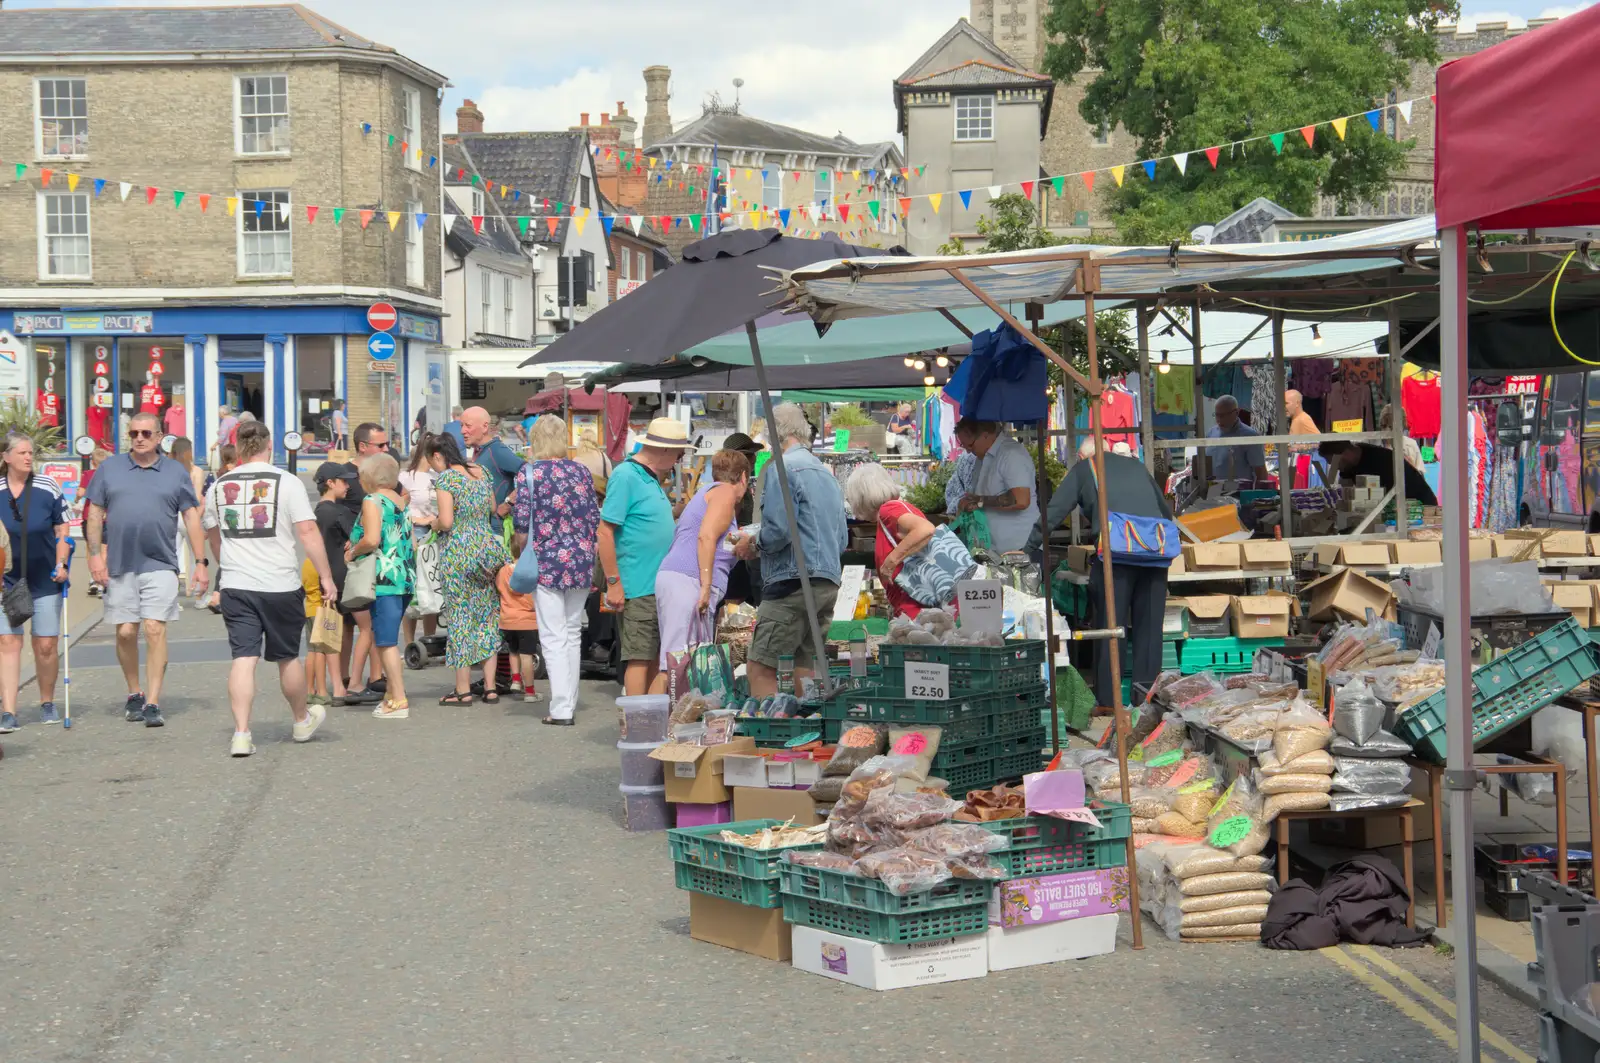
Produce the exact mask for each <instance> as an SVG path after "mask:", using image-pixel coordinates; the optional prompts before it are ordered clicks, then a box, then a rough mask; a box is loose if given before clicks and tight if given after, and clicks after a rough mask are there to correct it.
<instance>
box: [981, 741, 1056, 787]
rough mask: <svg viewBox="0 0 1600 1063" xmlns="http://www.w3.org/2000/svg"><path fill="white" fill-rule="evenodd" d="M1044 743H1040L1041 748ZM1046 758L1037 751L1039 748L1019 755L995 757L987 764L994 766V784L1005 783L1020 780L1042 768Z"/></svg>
mask: <svg viewBox="0 0 1600 1063" xmlns="http://www.w3.org/2000/svg"><path fill="white" fill-rule="evenodd" d="M1043 744H1044V743H1042V742H1041V743H1040V745H1041V746H1042V745H1043ZM1045 760H1046V757H1045V755H1044V754H1043V753H1042V752H1040V751H1039V746H1035V747H1034V748H1033V749H1025V750H1023V751H1022V752H1020V753H1012V754H1010V755H1009V756H1004V757H995V758H994V760H992V761H990V762H989V763H990V764H992V765H994V778H995V781H996V782H1007V781H1009V780H1011V779H1020V778H1022V777H1023V776H1024V775H1031V774H1032V773H1033V772H1036V771H1040V770H1042V769H1043V768H1044V765H1045Z"/></svg>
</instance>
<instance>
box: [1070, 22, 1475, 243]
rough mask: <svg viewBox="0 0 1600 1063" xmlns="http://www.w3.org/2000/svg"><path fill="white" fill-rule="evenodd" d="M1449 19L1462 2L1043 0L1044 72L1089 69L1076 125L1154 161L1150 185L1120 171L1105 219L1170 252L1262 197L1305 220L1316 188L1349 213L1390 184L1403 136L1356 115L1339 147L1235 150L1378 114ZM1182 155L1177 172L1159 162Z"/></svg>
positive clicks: (1324, 136)
mask: <svg viewBox="0 0 1600 1063" xmlns="http://www.w3.org/2000/svg"><path fill="white" fill-rule="evenodd" d="M1457 10H1458V5H1457V3H1456V2H1455V0H1115V2H1113V3H1107V2H1106V0H1052V3H1051V7H1050V11H1049V13H1048V14H1047V15H1046V16H1045V28H1046V29H1047V31H1048V32H1049V33H1050V34H1051V36H1052V43H1051V44H1050V46H1049V48H1048V50H1047V52H1046V55H1045V63H1044V66H1045V71H1046V72H1047V73H1049V74H1050V75H1051V76H1053V77H1055V78H1056V79H1057V80H1060V81H1067V80H1071V79H1073V78H1075V77H1076V76H1077V75H1079V74H1080V73H1082V72H1084V71H1093V73H1092V75H1091V76H1090V77H1089V79H1088V82H1087V84H1086V85H1085V91H1084V96H1083V101H1082V102H1081V103H1080V105H1079V111H1080V112H1081V113H1082V115H1083V118H1084V120H1085V121H1087V122H1089V123H1091V124H1092V125H1095V126H1101V125H1105V126H1115V125H1119V124H1120V125H1121V126H1122V127H1123V128H1124V129H1126V130H1127V131H1128V132H1129V133H1130V134H1132V135H1133V136H1134V137H1135V138H1136V139H1137V140H1138V143H1139V149H1138V150H1139V156H1140V158H1141V159H1158V158H1159V159H1161V161H1160V162H1159V163H1158V165H1157V169H1156V179H1155V180H1154V181H1153V182H1152V181H1150V180H1148V179H1147V178H1146V176H1145V173H1144V170H1143V168H1142V167H1140V166H1137V165H1130V166H1129V167H1128V169H1127V176H1126V178H1125V180H1124V182H1123V185H1122V187H1121V188H1120V189H1117V190H1116V192H1115V207H1114V211H1115V215H1116V221H1117V227H1118V234H1119V236H1120V238H1121V239H1122V240H1123V241H1124V242H1126V243H1164V242H1166V241H1169V240H1180V239H1187V237H1188V234H1189V231H1190V230H1191V229H1192V228H1193V227H1194V226H1196V225H1202V224H1206V223H1209V222H1214V221H1217V220H1219V219H1221V218H1223V217H1226V216H1227V215H1228V214H1230V213H1232V212H1233V211H1234V210H1237V209H1238V208H1239V207H1241V206H1243V205H1244V204H1246V203H1248V202H1250V200H1252V199H1254V198H1255V197H1257V196H1266V197H1268V198H1269V199H1272V200H1274V201H1275V202H1277V203H1280V204H1282V205H1283V206H1285V207H1287V208H1289V209H1290V210H1293V211H1295V212H1297V213H1300V214H1310V213H1312V211H1313V209H1314V207H1315V204H1316V200H1317V196H1318V194H1319V193H1322V194H1326V195H1330V196H1333V197H1336V198H1337V199H1338V200H1339V201H1340V202H1341V203H1350V202H1352V201H1355V200H1358V199H1362V198H1366V197H1369V196H1372V195H1374V194H1376V193H1377V192H1379V191H1380V190H1382V189H1384V188H1386V187H1387V186H1388V184H1389V181H1390V179H1391V177H1392V176H1393V175H1394V173H1395V172H1396V170H1397V169H1398V168H1399V167H1400V165H1401V163H1402V161H1403V159H1404V156H1405V153H1406V151H1407V149H1408V148H1409V147H1410V146H1411V142H1410V141H1397V140H1393V139H1390V138H1389V137H1388V136H1387V135H1386V134H1385V133H1380V132H1375V131H1374V130H1373V129H1372V127H1371V126H1370V125H1369V124H1368V123H1367V122H1366V121H1365V120H1364V119H1362V118H1359V117H1358V118H1355V119H1353V120H1352V121H1351V122H1350V123H1349V125H1348V127H1347V128H1346V131H1345V136H1344V138H1343V139H1339V138H1338V137H1336V136H1335V134H1334V132H1333V130H1332V129H1330V128H1329V127H1328V126H1326V125H1324V126H1320V127H1319V128H1318V129H1317V131H1316V146H1315V147H1314V148H1308V147H1307V146H1306V143H1305V140H1304V139H1303V138H1302V137H1301V136H1300V134H1298V133H1290V134H1289V135H1288V136H1287V137H1285V138H1284V141H1283V146H1282V153H1281V154H1279V153H1278V152H1277V151H1275V149H1274V145H1273V144H1272V143H1271V142H1270V141H1268V140H1265V139H1262V140H1254V141H1252V142H1250V143H1248V144H1245V145H1242V146H1241V147H1239V148H1237V149H1235V148H1233V147H1231V145H1232V144H1234V143H1235V142H1237V141H1245V140H1249V139H1250V138H1253V137H1265V136H1266V135H1268V134H1272V133H1276V132H1279V131H1281V130H1294V129H1298V128H1299V127H1300V126H1302V125H1305V124H1307V123H1311V122H1320V121H1324V120H1326V119H1328V118H1330V117H1334V116H1338V115H1347V114H1358V113H1359V112H1363V111H1366V110H1368V109H1370V108H1373V107H1377V106H1382V105H1383V104H1384V102H1385V101H1386V100H1387V99H1388V94H1389V93H1390V91H1391V90H1394V89H1397V88H1400V87H1403V86H1404V85H1405V83H1406V79H1407V75H1408V73H1409V71H1410V68H1411V64H1412V63H1414V62H1419V61H1420V62H1433V61H1435V60H1436V59H1437V57H1438V56H1437V49H1436V46H1435V43H1434V38H1433V29H1434V27H1435V26H1437V25H1439V24H1440V23H1441V21H1452V20H1453V18H1454V15H1455V13H1456V11H1457ZM1385 128H1387V125H1386V124H1385ZM1402 129H1403V127H1402ZM1212 145H1218V146H1220V147H1221V149H1222V151H1221V157H1220V158H1219V159H1218V165H1217V167H1216V169H1215V170H1213V169H1212V166H1211V163H1210V162H1209V161H1208V160H1207V158H1206V156H1205V154H1204V149H1205V148H1206V147H1208V146H1212ZM1185 151H1188V152H1192V153H1193V154H1191V155H1190V156H1189V158H1188V168H1187V173H1186V174H1184V175H1180V174H1179V172H1178V170H1177V169H1176V167H1175V166H1174V165H1173V163H1172V161H1171V160H1170V159H1167V158H1165V157H1166V156H1168V155H1172V154H1175V153H1178V152H1185ZM1101 176H1102V177H1104V175H1101Z"/></svg>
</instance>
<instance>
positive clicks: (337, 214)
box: [333, 207, 344, 225]
mask: <svg viewBox="0 0 1600 1063" xmlns="http://www.w3.org/2000/svg"><path fill="white" fill-rule="evenodd" d="M342 221H344V208H343V207H334V208H333V224H335V225H338V224H339V223H340V222H342Z"/></svg>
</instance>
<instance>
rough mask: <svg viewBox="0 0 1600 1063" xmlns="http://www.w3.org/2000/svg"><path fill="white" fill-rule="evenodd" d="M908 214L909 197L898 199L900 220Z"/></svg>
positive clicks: (909, 208) (909, 211)
mask: <svg viewBox="0 0 1600 1063" xmlns="http://www.w3.org/2000/svg"><path fill="white" fill-rule="evenodd" d="M910 213H911V197H910V196H901V197H900V216H901V217H902V218H904V217H906V216H907V215H909V214H910Z"/></svg>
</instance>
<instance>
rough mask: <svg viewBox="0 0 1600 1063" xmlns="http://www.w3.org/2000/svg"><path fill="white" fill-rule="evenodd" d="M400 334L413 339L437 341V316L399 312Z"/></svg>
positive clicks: (438, 333)
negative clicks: (421, 315) (419, 315)
mask: <svg viewBox="0 0 1600 1063" xmlns="http://www.w3.org/2000/svg"><path fill="white" fill-rule="evenodd" d="M399 331H400V335H402V336H405V337H406V338H408V339H413V340H427V341H428V342H429V343H438V342H439V335H440V332H439V321H438V319H437V318H431V317H418V316H417V315H416V314H408V313H406V312H405V311H403V310H402V311H401V312H400V330H399Z"/></svg>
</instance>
